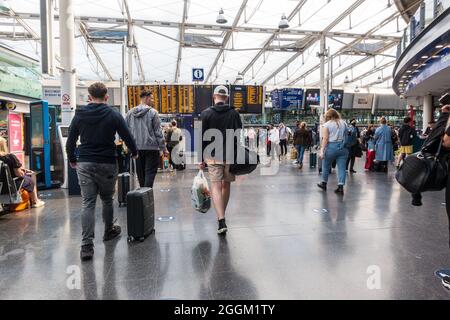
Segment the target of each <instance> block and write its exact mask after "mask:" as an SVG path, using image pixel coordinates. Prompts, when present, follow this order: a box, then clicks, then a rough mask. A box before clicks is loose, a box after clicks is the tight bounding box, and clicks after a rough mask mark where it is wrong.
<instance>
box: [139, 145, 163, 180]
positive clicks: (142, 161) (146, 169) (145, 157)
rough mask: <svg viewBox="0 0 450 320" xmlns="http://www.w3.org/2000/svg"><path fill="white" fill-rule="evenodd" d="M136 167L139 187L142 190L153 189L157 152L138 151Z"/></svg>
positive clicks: (157, 158)
mask: <svg viewBox="0 0 450 320" xmlns="http://www.w3.org/2000/svg"><path fill="white" fill-rule="evenodd" d="M136 166H137V168H136V170H137V175H138V180H139V185H140V186H141V187H143V188H153V183H154V182H155V178H156V174H157V173H158V167H159V151H158V150H139V158H138V159H137V160H136Z"/></svg>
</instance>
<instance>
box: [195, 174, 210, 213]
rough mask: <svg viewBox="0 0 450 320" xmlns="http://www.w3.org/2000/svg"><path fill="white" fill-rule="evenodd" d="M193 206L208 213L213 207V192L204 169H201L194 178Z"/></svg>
mask: <svg viewBox="0 0 450 320" xmlns="http://www.w3.org/2000/svg"><path fill="white" fill-rule="evenodd" d="M191 200H192V207H193V208H194V209H195V210H197V211H198V212H201V213H207V212H208V211H209V209H210V208H211V193H210V191H209V186H208V180H206V178H205V174H204V173H203V170H200V171H199V173H198V174H197V176H196V177H195V178H194V183H193V184H192V189H191Z"/></svg>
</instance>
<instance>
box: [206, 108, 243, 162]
mask: <svg viewBox="0 0 450 320" xmlns="http://www.w3.org/2000/svg"><path fill="white" fill-rule="evenodd" d="M201 119H202V160H205V159H204V151H205V149H206V148H207V147H208V146H209V145H212V144H213V143H214V141H215V139H214V138H212V139H211V140H210V139H206V140H207V141H205V133H206V132H207V131H208V130H210V129H216V130H218V131H220V133H221V134H222V137H223V145H222V148H221V149H220V150H217V149H216V150H213V151H212V152H208V153H210V154H211V156H213V157H214V160H217V161H226V160H227V145H228V148H231V149H234V148H235V147H236V145H237V143H239V140H238V139H237V137H235V139H233V140H234V141H227V130H230V129H231V130H234V132H235V133H236V130H242V121H241V117H240V115H239V113H238V112H237V111H236V110H235V109H234V108H233V107H230V106H229V105H226V104H217V105H215V106H213V107H210V108H208V109H206V110H205V111H203V112H202V114H201ZM211 133H213V132H211ZM211 148H212V146H211ZM209 149H210V148H208V150H209ZM206 158H210V157H206ZM228 160H232V159H228Z"/></svg>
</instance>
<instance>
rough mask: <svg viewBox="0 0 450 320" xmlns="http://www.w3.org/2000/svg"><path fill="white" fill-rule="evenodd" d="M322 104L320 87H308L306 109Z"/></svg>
mask: <svg viewBox="0 0 450 320" xmlns="http://www.w3.org/2000/svg"><path fill="white" fill-rule="evenodd" d="M311 106H320V89H307V90H306V92H305V109H306V110H308V109H310V108H311Z"/></svg>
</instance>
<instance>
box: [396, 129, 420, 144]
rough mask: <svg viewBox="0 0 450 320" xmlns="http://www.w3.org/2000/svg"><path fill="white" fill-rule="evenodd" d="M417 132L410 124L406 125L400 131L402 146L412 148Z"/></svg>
mask: <svg viewBox="0 0 450 320" xmlns="http://www.w3.org/2000/svg"><path fill="white" fill-rule="evenodd" d="M416 135H417V134H416V130H414V128H412V127H411V126H410V125H408V124H404V125H403V126H402V127H401V128H400V130H399V131H398V136H399V139H400V145H401V146H403V147H405V146H412V145H413V139H414V137H415V136H416Z"/></svg>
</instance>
